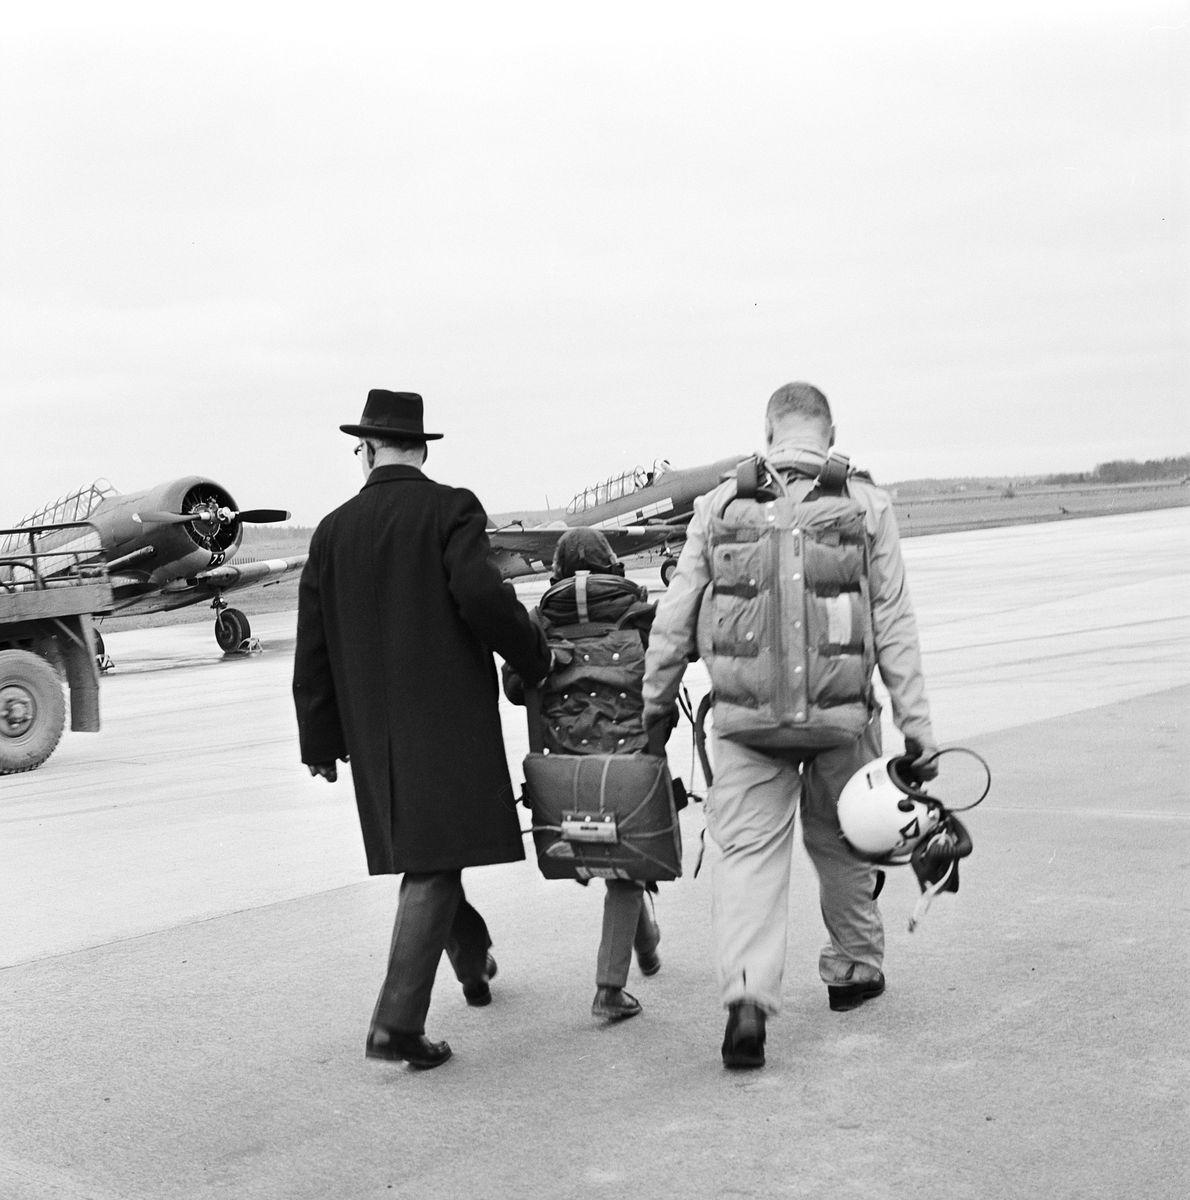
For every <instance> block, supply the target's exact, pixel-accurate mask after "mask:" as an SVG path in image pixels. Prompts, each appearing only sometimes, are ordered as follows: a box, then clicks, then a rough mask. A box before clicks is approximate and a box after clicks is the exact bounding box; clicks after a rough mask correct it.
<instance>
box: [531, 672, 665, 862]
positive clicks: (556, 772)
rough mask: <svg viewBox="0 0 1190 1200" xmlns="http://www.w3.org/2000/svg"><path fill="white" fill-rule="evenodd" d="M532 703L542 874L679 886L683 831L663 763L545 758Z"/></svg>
mask: <svg viewBox="0 0 1190 1200" xmlns="http://www.w3.org/2000/svg"><path fill="white" fill-rule="evenodd" d="M526 699H527V700H528V702H529V703H528V706H527V707H528V710H529V746H530V751H531V752H530V754H529V755H528V756H527V757H526V759H525V763H524V768H525V799H526V800H527V801H528V804H529V808H530V810H531V811H532V813H533V841H534V843H535V845H536V848H537V863H538V866H540V867H541V873H542V874H543V875H544V876H545V877H546V878H547V879H584V880H585V879H635V880H637V881H638V882H641V883H649V882H662V881H664V880H669V879H677V878H678V877H679V876H680V875H681V874H682V831H681V828H680V827H679V825H678V814H677V811H676V809H675V808H674V796H673V781H672V780H671V779H670V775H669V767H668V765H667V764H666V761H665V759H664V758H663V757H656V756H654V755H652V754H543V753H542V752H541V733H540V727H539V720H540V702H539V701H540V698H539V697H538V696H537V695H536V693H535V692H533V691H531V692H529V693H528V694H527V695H526ZM535 701H537V702H536V703H535Z"/></svg>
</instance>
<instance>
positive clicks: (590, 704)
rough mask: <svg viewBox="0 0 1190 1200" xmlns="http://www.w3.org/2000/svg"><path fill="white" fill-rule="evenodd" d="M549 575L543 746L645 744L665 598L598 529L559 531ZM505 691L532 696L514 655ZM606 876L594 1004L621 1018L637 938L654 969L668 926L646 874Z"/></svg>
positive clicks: (600, 749) (540, 614)
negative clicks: (652, 637)
mask: <svg viewBox="0 0 1190 1200" xmlns="http://www.w3.org/2000/svg"><path fill="white" fill-rule="evenodd" d="M551 584H552V586H551V587H550V589H549V591H547V592H546V593H545V595H543V596H542V598H541V603H540V604H539V605H538V607H537V608H536V609H535V610H534V612H533V614H532V615H533V619H534V620H535V621H537V622H538V624H540V625H541V626H542V627H543V628H544V630H545V634H546V640H547V641H548V643H549V646H550V649H551V651H552V652H553V656H554V666H553V669H552V670H551V672H550V674H549V675H548V676H547V677H546V679H545V681H544V682H543V683H542V684H541V685H540V689H541V720H542V733H543V740H544V744H545V749H546V750H548V751H549V753H551V754H639V753H642V752H644V751H645V750H646V749H647V747H648V737H647V735H646V733H645V724H644V719H643V710H644V702H643V700H642V698H641V684H642V680H643V678H644V670H645V647H646V646H647V645H648V643H649V628H650V626H651V625H652V623H653V616H654V613H655V612H656V608H657V606H656V605H655V604H651V603H650V602H649V599H648V592H647V591H646V590H645V589H644V588H643V587H640V586H639V585H638V584H635V583H633V582H632V581H631V580H629V579H625V578H624V566H623V564H622V563H620V562H619V560H618V559H617V558H616V556H615V553H614V552H613V551H612V548H611V546H610V545H609V544H608V540H607V538H606V537H604V536H603V534H602V533H600V532H599V530H597V529H571V530H568V531H567V532H566V533H564V534H563V535H562V536H561V537H560V538H559V539H558V545H557V548H556V549H555V551H554V562H553V576H552V579H551ZM504 691H505V693H506V695H507V696H508V698H509V699H510V700H511V701H512V702H513V703H514V704H524V703H525V690H524V685H523V684H522V682H521V679H520V677H519V676H518V675H516V674H515V672H513V670H512V669H511V668H510V667H509V666H508V665H507V664H506V665H505V667H504ZM606 882H607V895H606V898H605V900H604V905H603V937H602V940H601V942H600V946H599V956H598V960H597V964H596V975H595V985H596V992H595V1001H594V1003H593V1004H592V1005H591V1014H592V1016H595V1017H601V1018H604V1019H607V1020H612V1021H615V1020H622V1019H624V1018H626V1017H635V1016H636V1015H637V1014H638V1013H639V1012H640V1011H641V1006H640V1002H639V1001H638V1000H637V999H636V998H635V997H634V996H632V995H630V994H629V993H628V992H626V991H624V985H625V984H626V983H627V982H628V968H629V966H630V965H631V962H632V951H633V947H634V946H635V948H636V956H637V964H638V966H639V967H640V970H641V973H642V974H644V975H655V974H656V973H657V972H658V971H659V970H660V969H661V958H660V956H659V955H658V953H657V943H658V941H659V940H660V937H661V935H660V932H659V931H658V929H657V924H656V922H655V921H654V919H653V916H652V913H651V911H650V909H651V905H650V904H649V902H648V901H646V900H645V889H646V885H645V884H643V883H638V882H636V881H635V880H631V879H608V880H607V881H606ZM648 886H649V887H651V888H655V886H656V885H652V884H651V885H648Z"/></svg>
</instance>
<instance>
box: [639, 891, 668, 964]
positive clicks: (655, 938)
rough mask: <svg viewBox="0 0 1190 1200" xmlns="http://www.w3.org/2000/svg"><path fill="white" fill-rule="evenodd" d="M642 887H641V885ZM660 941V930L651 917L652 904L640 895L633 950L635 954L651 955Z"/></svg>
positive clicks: (644, 896) (643, 895) (646, 897)
mask: <svg viewBox="0 0 1190 1200" xmlns="http://www.w3.org/2000/svg"><path fill="white" fill-rule="evenodd" d="M642 886H643V885H642ZM645 890H646V891H647V889H645ZM659 941H661V930H660V929H659V928H658V926H657V920H656V918H655V917H654V915H653V904H652V902H651V901H650V899H649V897H648V896H646V895H645V894H644V892H642V893H641V898H640V916H639V918H637V922H636V936H635V937H634V938H633V939H632V945H633V948H634V949H635V950H636V952H637V954H652V952H653V951H654V950H656V949H657V943H658V942H659Z"/></svg>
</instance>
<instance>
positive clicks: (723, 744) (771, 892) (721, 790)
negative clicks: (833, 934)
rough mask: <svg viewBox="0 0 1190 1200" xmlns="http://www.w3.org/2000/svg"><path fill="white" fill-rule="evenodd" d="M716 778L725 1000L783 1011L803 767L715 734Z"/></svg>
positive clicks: (717, 920) (710, 809)
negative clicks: (795, 830)
mask: <svg viewBox="0 0 1190 1200" xmlns="http://www.w3.org/2000/svg"><path fill="white" fill-rule="evenodd" d="M712 750H713V756H714V761H715V783H714V786H713V787H712V789H711V794H710V796H709V797H708V798H707V803H706V812H705V816H706V822H707V833H709V834H710V836H711V839H712V840H713V841H714V843H715V845H716V846H718V847H719V850H720V851H721V854H720V855H719V856H718V858H717V859H716V860H715V862H714V865H713V866H712V868H711V928H712V933H713V936H714V942H715V957H716V960H717V963H718V968H719V988H720V993H721V995H722V998H723V1006H724V1007H725V1008H726V1007H727V1006H728V1005H731V1004H734V1003H736V1002H737V1001H739V1000H750V1001H752V1002H753V1003H754V1004H759V1005H760V1007H761V1008H763V1009H764V1010H765V1012H767V1013H769V1014H770V1015H774V1014H776V1013H778V1012H780V1011H781V981H782V979H783V977H784V974H785V938H786V931H787V929H788V925H789V868H790V855H791V852H792V849H793V823H794V816H795V814H796V813H797V801H798V793H799V789H800V785H801V780H800V777H799V776H798V772H797V768H796V767H795V766H793V765H791V764H790V763H788V762H785V761H782V760H781V759H777V758H772V757H770V756H769V755H767V754H764V753H762V752H761V751H759V750H753V749H751V748H750V747H748V746H744V745H741V744H740V743H738V742H733V741H729V740H728V739H727V738H721V737H718V736H712Z"/></svg>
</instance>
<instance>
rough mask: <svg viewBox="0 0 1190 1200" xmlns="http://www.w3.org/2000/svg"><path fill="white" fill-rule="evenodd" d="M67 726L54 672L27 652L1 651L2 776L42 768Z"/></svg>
mask: <svg viewBox="0 0 1190 1200" xmlns="http://www.w3.org/2000/svg"><path fill="white" fill-rule="evenodd" d="M65 723H66V700H65V697H64V696H63V695H62V685H61V683H59V682H58V676H57V674H56V673H55V671H54V668H53V667H51V666H50V664H49V663H47V662H46V661H45V660H44V659H41V658H38V657H37V655H36V654H30V653H29V652H28V651H27V650H0V775H11V774H13V773H14V772H16V771H32V770H33V769H34V768H35V767H40V766H41V764H42V763H43V762H45V760H46V759H47V758H49V756H50V755H51V754H53V752H54V747H55V746H57V744H58V739H59V738H61V736H62V728H63V726H64V725H65Z"/></svg>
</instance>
